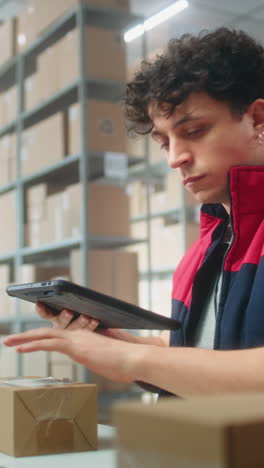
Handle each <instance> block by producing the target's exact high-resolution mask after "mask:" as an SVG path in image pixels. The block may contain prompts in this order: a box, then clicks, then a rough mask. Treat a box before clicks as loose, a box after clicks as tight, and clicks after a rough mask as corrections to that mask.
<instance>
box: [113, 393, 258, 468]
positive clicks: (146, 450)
mask: <svg viewBox="0 0 264 468" xmlns="http://www.w3.org/2000/svg"><path fill="white" fill-rule="evenodd" d="M166 400H167V401H163V402H160V403H158V404H157V405H156V406H153V405H148V406H144V405H142V404H137V403H123V404H120V405H119V406H116V407H115V410H114V412H113V416H114V417H113V421H114V425H116V426H117V442H118V463H117V466H118V468H128V467H131V466H144V468H150V467H151V468H164V467H166V468H174V467H188V468H212V467H217V468H249V467H252V468H253V467H256V468H257V467H262V466H264V452H263V430H264V410H263V408H264V395H263V393H262V394H261V393H248V394H246V393H245V394H227V395H215V396H209V395H206V396H205V397H196V398H194V397H193V398H190V399H189V400H176V399H171V398H170V399H166ZM135 428H137V429H136V430H135Z"/></svg>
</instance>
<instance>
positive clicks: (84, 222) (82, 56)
mask: <svg viewBox="0 0 264 468" xmlns="http://www.w3.org/2000/svg"><path fill="white" fill-rule="evenodd" d="M85 26H86V21H85V6H84V5H82V4H80V5H79V6H78V10H77V28H78V30H79V72H80V75H79V85H78V101H79V105H80V142H81V145H80V150H81V154H80V164H79V174H80V183H81V201H82V206H81V232H82V240H81V249H82V257H81V261H82V265H81V268H82V278H83V282H84V284H85V285H88V282H89V278H88V270H89V269H88V268H87V261H88V252H89V229H88V222H89V220H88V216H89V213H88V196H89V191H88V179H89V161H88V157H89V154H88V142H87V133H88V130H87V129H88V112H87V86H86V50H85V49H86V48H85V44H86V34H85Z"/></svg>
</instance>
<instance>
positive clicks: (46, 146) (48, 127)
mask: <svg viewBox="0 0 264 468" xmlns="http://www.w3.org/2000/svg"><path fill="white" fill-rule="evenodd" d="M64 130H65V115H64V113H63V112H57V113H56V114H53V115H52V116H51V117H48V118H47V119H45V120H42V121H41V122H39V123H38V124H36V125H34V126H32V127H30V128H29V129H27V130H24V132H23V134H22V148H21V171H22V175H23V176H27V175H29V174H32V173H33V172H36V171H38V170H42V169H44V168H45V167H47V166H49V165H52V164H55V163H56V162H58V161H61V160H62V159H63V158H64V156H65V140H64Z"/></svg>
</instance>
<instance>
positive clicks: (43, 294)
mask: <svg viewBox="0 0 264 468" xmlns="http://www.w3.org/2000/svg"><path fill="white" fill-rule="evenodd" d="M6 291H7V293H8V294H9V296H13V297H17V298H20V299H24V300H26V301H30V302H41V303H42V304H45V305H46V306H48V307H49V309H51V310H52V312H53V313H54V314H55V315H58V314H59V313H60V312H61V310H62V309H65V308H67V309H70V310H72V311H73V312H75V313H77V316H78V315H79V314H84V315H88V316H89V317H92V318H95V319H97V320H99V321H100V326H101V327H103V328H127V329H137V330H139V329H147V330H175V329H177V328H179V327H180V322H178V321H177V320H174V319H171V318H168V317H163V316H162V315H159V314H156V313H154V312H150V311H149V310H146V309H142V308H141V307H138V306H136V305H133V304H130V303H128V302H125V301H121V300H119V299H116V298H114V297H111V296H107V295H106V294H102V293H99V292H98V291H95V290H93V289H89V288H85V287H83V286H79V285H77V284H74V283H71V282H70V281H65V280H50V281H41V282H38V283H28V284H12V285H10V286H8V287H7V289H6Z"/></svg>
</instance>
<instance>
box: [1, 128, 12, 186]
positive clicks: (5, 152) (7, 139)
mask: <svg viewBox="0 0 264 468" xmlns="http://www.w3.org/2000/svg"><path fill="white" fill-rule="evenodd" d="M0 164H1V172H0V186H3V185H6V184H9V183H10V182H12V181H14V180H15V179H16V136H15V135H14V134H13V133H9V134H6V135H4V136H3V137H2V138H0Z"/></svg>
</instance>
